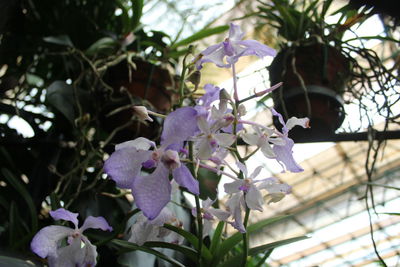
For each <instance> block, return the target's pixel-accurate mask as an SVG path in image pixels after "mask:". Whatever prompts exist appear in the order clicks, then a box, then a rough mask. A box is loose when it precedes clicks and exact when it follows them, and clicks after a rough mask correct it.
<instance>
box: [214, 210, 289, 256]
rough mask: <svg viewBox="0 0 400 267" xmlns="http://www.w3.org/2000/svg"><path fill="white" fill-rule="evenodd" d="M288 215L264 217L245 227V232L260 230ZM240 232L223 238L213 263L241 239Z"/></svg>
mask: <svg viewBox="0 0 400 267" xmlns="http://www.w3.org/2000/svg"><path fill="white" fill-rule="evenodd" d="M288 217H290V215H286V216H278V217H274V218H269V219H265V220H262V221H259V222H257V223H255V224H252V225H250V226H248V227H247V233H248V234H251V233H254V232H256V231H258V230H261V229H262V228H264V227H265V226H267V225H270V224H273V223H276V222H278V221H281V220H284V219H287V218H288ZM242 235H243V234H242V233H239V232H238V233H236V234H233V235H232V236H230V237H229V238H227V239H226V240H224V241H223V242H222V243H221V245H220V247H219V250H218V255H214V260H213V262H214V263H217V262H218V261H219V260H220V259H221V258H222V257H223V256H225V255H226V254H228V253H229V251H230V250H231V249H233V248H234V247H235V246H236V245H237V244H238V243H239V242H240V241H242Z"/></svg>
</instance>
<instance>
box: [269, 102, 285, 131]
mask: <svg viewBox="0 0 400 267" xmlns="http://www.w3.org/2000/svg"><path fill="white" fill-rule="evenodd" d="M271 113H272V115H273V116H277V117H278V120H279V122H280V123H281V124H282V133H283V134H285V135H287V133H288V132H289V130H288V129H287V127H286V123H285V121H284V120H283V117H282V114H280V113H279V112H277V111H276V110H275V109H273V108H271Z"/></svg>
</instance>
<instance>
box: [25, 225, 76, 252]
mask: <svg viewBox="0 0 400 267" xmlns="http://www.w3.org/2000/svg"><path fill="white" fill-rule="evenodd" d="M72 233H74V230H73V229H71V228H69V227H65V226H59V225H51V226H47V227H44V228H43V229H41V230H40V231H39V232H37V233H36V235H35V236H34V237H33V240H32V242H31V249H32V251H33V252H35V253H36V254H37V255H39V256H40V257H41V258H46V257H48V256H51V255H53V256H55V255H57V248H58V243H59V242H60V241H61V240H62V239H64V238H66V237H67V236H69V235H71V234H72Z"/></svg>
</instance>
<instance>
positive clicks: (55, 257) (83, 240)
mask: <svg viewBox="0 0 400 267" xmlns="http://www.w3.org/2000/svg"><path fill="white" fill-rule="evenodd" d="M50 215H51V217H53V219H55V220H65V221H70V222H72V223H73V224H74V226H75V228H69V227H66V226H59V225H51V226H47V227H44V228H43V229H41V230H40V231H39V232H38V233H37V234H36V235H35V236H34V237H33V240H32V242H31V249H32V251H33V252H35V253H36V254H37V255H39V256H40V257H42V258H47V259H48V263H49V266H50V267H53V266H54V267H75V266H95V265H96V257H97V251H96V246H94V245H92V243H90V241H89V239H87V237H86V236H84V235H83V232H84V231H85V230H86V229H89V228H92V229H101V230H103V231H112V227H111V226H110V225H109V224H108V223H107V221H106V220H105V219H104V218H103V217H92V216H89V217H87V218H86V220H85V221H84V223H83V225H82V226H81V227H80V228H78V213H72V212H70V211H68V210H65V209H63V208H60V209H57V210H55V211H50ZM65 240H66V244H64V241H65Z"/></svg>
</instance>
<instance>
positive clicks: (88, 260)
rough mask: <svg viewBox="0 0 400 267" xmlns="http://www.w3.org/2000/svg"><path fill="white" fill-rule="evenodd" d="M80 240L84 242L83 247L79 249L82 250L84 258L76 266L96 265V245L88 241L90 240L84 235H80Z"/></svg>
mask: <svg viewBox="0 0 400 267" xmlns="http://www.w3.org/2000/svg"><path fill="white" fill-rule="evenodd" d="M82 240H83V243H84V247H83V248H81V250H84V259H83V262H82V263H81V265H78V266H82V267H83V266H96V258H97V251H96V246H95V245H93V244H92V243H90V241H89V240H88V239H87V238H86V237H85V236H82Z"/></svg>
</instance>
